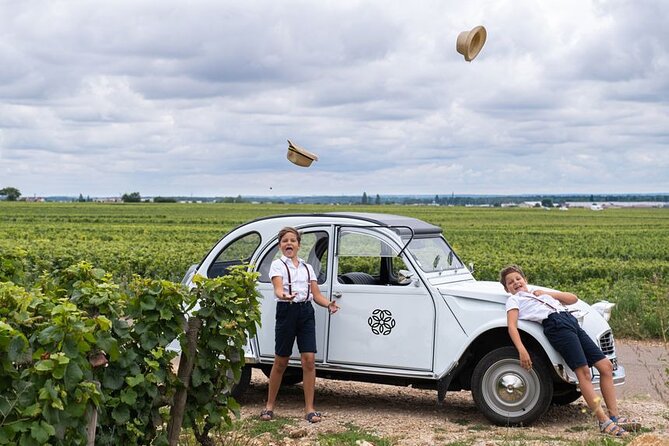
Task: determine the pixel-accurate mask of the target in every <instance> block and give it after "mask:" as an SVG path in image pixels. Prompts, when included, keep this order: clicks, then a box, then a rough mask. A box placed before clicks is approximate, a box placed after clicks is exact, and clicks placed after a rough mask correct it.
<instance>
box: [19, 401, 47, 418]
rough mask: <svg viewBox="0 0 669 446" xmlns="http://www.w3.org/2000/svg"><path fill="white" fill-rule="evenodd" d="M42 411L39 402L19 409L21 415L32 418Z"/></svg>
mask: <svg viewBox="0 0 669 446" xmlns="http://www.w3.org/2000/svg"><path fill="white" fill-rule="evenodd" d="M41 413H42V409H41V405H40V404H39V403H35V404H31V405H30V406H28V407H26V408H25V409H23V410H22V411H21V415H23V416H24V417H28V418H33V417H36V416H38V415H39V414H41Z"/></svg>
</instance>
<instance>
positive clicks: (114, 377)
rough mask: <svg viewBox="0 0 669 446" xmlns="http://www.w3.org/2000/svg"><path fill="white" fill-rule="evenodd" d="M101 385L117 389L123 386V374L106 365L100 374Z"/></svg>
mask: <svg viewBox="0 0 669 446" xmlns="http://www.w3.org/2000/svg"><path fill="white" fill-rule="evenodd" d="M102 386H103V387H105V388H107V389H111V390H118V389H120V388H121V387H122V386H123V376H121V375H120V374H119V373H118V370H114V369H112V368H109V367H107V368H106V369H105V371H104V375H103V376H102Z"/></svg>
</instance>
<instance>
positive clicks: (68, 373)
mask: <svg viewBox="0 0 669 446" xmlns="http://www.w3.org/2000/svg"><path fill="white" fill-rule="evenodd" d="M83 377H84V372H83V371H82V370H81V367H79V364H77V363H76V362H70V363H69V364H68V365H67V369H66V370H65V385H66V386H67V387H68V388H71V387H74V386H76V385H77V384H78V383H79V381H81V378H83Z"/></svg>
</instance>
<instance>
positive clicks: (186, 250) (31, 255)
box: [0, 202, 669, 337]
mask: <svg viewBox="0 0 669 446" xmlns="http://www.w3.org/2000/svg"><path fill="white" fill-rule="evenodd" d="M333 210H336V211H345V210H353V211H367V212H388V213H394V214H401V215H407V216H413V217H417V218H420V219H422V220H425V221H428V222H430V223H432V224H435V225H438V226H440V227H441V228H442V229H443V230H444V235H445V237H446V239H447V240H448V241H449V243H451V244H452V245H453V246H454V248H455V251H456V252H457V253H458V255H459V256H460V257H461V259H462V260H463V262H464V263H465V264H470V263H471V264H473V265H474V275H475V277H476V278H477V279H479V280H497V274H498V271H499V270H500V269H501V268H502V267H503V266H505V265H507V264H509V263H517V264H519V265H521V266H522V267H523V269H524V270H525V271H526V272H527V273H528V275H529V279H530V281H531V282H532V283H535V284H541V285H544V286H550V287H554V288H559V289H568V290H571V291H574V292H576V293H577V294H578V295H579V296H580V297H581V298H583V299H584V300H586V301H589V302H593V301H596V300H599V299H607V300H609V301H613V302H616V303H617V304H618V306H617V311H615V312H614V319H613V321H612V324H613V325H614V328H615V329H616V332H617V333H618V336H621V335H624V336H628V337H630V336H631V337H662V336H664V335H666V329H663V328H662V321H661V316H660V317H658V314H657V311H658V308H659V307H660V306H661V304H662V303H663V302H665V301H666V300H667V293H668V290H669V209H607V210H605V211H603V212H593V211H590V210H588V209H570V210H568V211H566V212H563V211H558V210H544V209H521V208H465V207H431V206H387V205H380V206H337V207H336V208H335V207H333V206H326V205H322V206H318V205H279V204H157V203H141V204H100V203H41V204H40V203H7V202H5V203H0V247H5V248H10V247H20V248H22V249H24V250H25V251H26V255H27V257H28V259H29V263H30V265H31V267H32V268H33V273H34V274H37V273H39V272H40V271H43V270H48V269H49V268H53V267H62V266H65V265H71V264H72V263H73V262H76V261H80V260H86V261H89V262H91V263H93V264H95V265H96V266H98V267H101V268H104V269H106V270H108V271H112V272H114V274H115V275H116V276H118V277H130V276H132V275H133V274H139V275H141V276H143V277H151V278H159V279H166V280H171V281H177V282H178V281H180V280H181V278H182V276H183V274H184V272H185V271H186V270H187V269H188V267H189V266H190V265H191V264H193V263H197V262H198V261H199V260H200V259H201V258H202V257H203V256H204V255H205V254H206V253H207V252H208V250H209V249H210V248H211V247H212V246H213V245H214V243H215V242H216V241H217V240H218V239H219V238H220V237H221V236H223V235H224V234H225V233H226V232H228V231H229V230H230V229H232V228H233V227H235V226H237V225H240V224H242V223H245V222H247V221H249V220H252V219H254V218H259V217H263V216H267V215H274V214H283V213H308V212H331V211H333Z"/></svg>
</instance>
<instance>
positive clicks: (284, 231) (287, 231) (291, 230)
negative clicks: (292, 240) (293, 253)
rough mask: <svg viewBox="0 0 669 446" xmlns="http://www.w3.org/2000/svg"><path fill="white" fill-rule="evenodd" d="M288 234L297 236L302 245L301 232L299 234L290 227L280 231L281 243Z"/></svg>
mask: <svg viewBox="0 0 669 446" xmlns="http://www.w3.org/2000/svg"><path fill="white" fill-rule="evenodd" d="M288 233H293V234H295V237H296V238H297V243H302V236H301V235H300V233H299V232H297V229H295V228H291V227H289V226H286V227H285V228H283V229H282V230H280V231H279V241H281V239H282V238H283V236H284V235H286V234H288Z"/></svg>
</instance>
